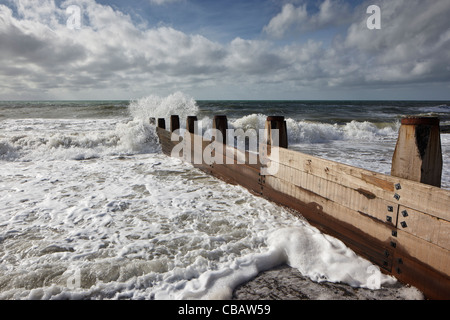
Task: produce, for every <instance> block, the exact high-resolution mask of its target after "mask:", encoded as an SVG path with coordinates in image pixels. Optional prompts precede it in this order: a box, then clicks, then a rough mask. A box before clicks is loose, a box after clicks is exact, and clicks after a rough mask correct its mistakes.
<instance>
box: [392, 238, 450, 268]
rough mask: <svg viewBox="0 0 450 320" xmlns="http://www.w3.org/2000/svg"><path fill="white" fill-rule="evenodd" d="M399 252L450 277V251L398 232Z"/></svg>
mask: <svg viewBox="0 0 450 320" xmlns="http://www.w3.org/2000/svg"><path fill="white" fill-rule="evenodd" d="M397 250H398V251H399V252H404V253H405V254H408V255H409V256H411V257H413V258H415V259H417V260H419V261H421V262H422V263H424V264H426V265H428V266H430V267H432V268H433V269H435V270H437V271H439V272H441V273H443V274H445V275H447V276H450V250H448V249H447V248H442V247H440V246H438V245H434V244H432V243H430V242H428V241H426V240H424V239H421V238H418V237H416V236H414V235H412V234H411V233H408V232H405V231H403V230H398V231H397Z"/></svg>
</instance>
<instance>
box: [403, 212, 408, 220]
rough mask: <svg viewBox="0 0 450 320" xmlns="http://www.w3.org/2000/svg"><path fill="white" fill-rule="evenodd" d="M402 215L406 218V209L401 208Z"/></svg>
mask: <svg viewBox="0 0 450 320" xmlns="http://www.w3.org/2000/svg"><path fill="white" fill-rule="evenodd" d="M402 216H403V217H405V218H406V217H407V216H408V211H406V210H403V211H402Z"/></svg>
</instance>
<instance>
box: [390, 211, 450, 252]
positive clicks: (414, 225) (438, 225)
mask: <svg viewBox="0 0 450 320" xmlns="http://www.w3.org/2000/svg"><path fill="white" fill-rule="evenodd" d="M398 228H399V229H401V230H403V231H404V232H407V233H410V234H412V235H414V236H416V237H418V238H421V239H423V240H425V241H428V242H431V243H433V244H436V245H438V246H440V247H442V248H446V249H449V248H450V222H448V221H446V220H442V219H439V218H436V217H433V216H430V215H428V214H426V213H423V212H420V211H417V210H414V209H411V208H408V207H404V206H400V207H399V220H398Z"/></svg>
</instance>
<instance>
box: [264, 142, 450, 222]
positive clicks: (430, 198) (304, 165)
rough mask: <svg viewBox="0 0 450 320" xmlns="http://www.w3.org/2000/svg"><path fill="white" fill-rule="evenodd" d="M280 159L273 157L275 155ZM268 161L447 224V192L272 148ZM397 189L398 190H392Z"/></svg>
mask: <svg viewBox="0 0 450 320" xmlns="http://www.w3.org/2000/svg"><path fill="white" fill-rule="evenodd" d="M276 154H278V155H279V156H278V157H276V156H275V155H276ZM269 159H271V161H276V162H278V163H281V164H284V165H286V166H289V167H292V168H295V169H298V170H301V171H304V172H308V173H310V174H312V175H316V176H319V177H322V178H327V179H329V180H331V181H334V182H336V183H339V184H342V185H344V186H347V187H352V188H362V189H364V190H368V191H370V192H371V193H373V194H375V195H376V196H377V197H379V198H382V199H385V200H392V199H394V196H395V194H397V195H398V196H399V198H398V200H396V201H395V202H396V203H397V204H399V205H404V206H407V207H410V208H412V209H414V210H418V211H421V212H426V213H427V214H430V215H432V216H434V217H437V218H440V219H444V220H446V221H450V205H449V204H450V191H449V190H444V189H440V188H436V187H432V186H429V185H425V184H421V183H418V182H414V181H409V180H405V179H401V178H397V177H392V176H388V175H384V174H381V173H375V172H372V171H369V170H365V169H360V168H356V167H352V166H349V165H345V164H341V163H338V162H334V161H330V160H325V159H320V158H318V157H314V156H310V155H306V154H302V153H300V152H296V151H293V150H288V149H283V148H276V149H275V147H272V154H271V155H270V156H269ZM397 185H400V189H399V190H397V189H396V188H395V187H396V186H397Z"/></svg>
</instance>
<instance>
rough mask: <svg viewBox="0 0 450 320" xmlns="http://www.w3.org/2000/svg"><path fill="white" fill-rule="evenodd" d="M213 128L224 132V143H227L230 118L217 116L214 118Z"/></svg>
mask: <svg viewBox="0 0 450 320" xmlns="http://www.w3.org/2000/svg"><path fill="white" fill-rule="evenodd" d="M213 129H216V130H218V131H220V132H221V133H222V139H223V141H221V142H222V143H223V144H224V145H226V144H227V129H228V119H227V116H215V117H214V120H213Z"/></svg>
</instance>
